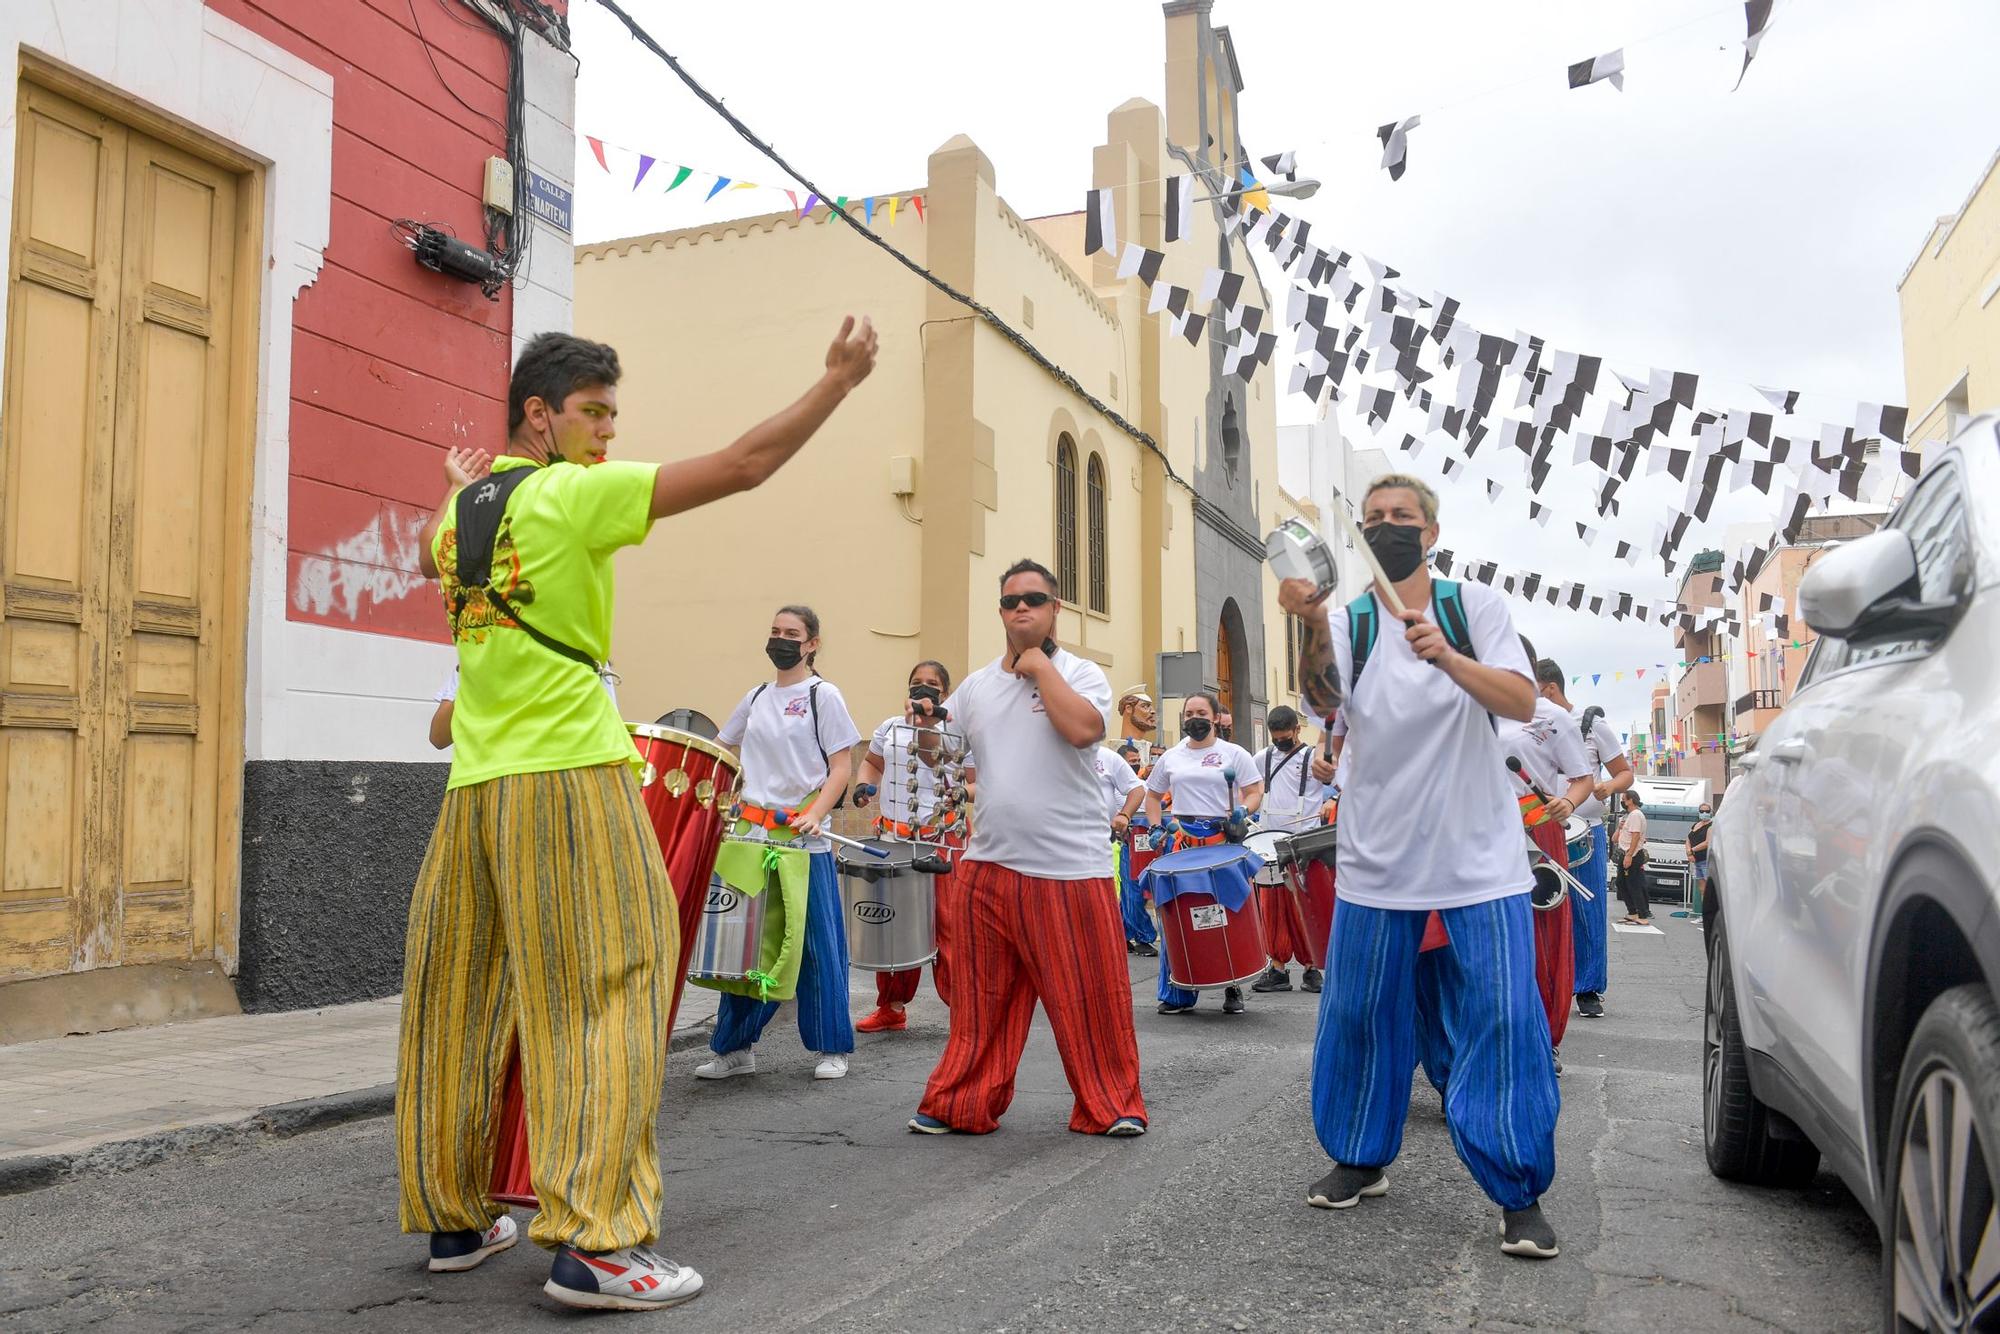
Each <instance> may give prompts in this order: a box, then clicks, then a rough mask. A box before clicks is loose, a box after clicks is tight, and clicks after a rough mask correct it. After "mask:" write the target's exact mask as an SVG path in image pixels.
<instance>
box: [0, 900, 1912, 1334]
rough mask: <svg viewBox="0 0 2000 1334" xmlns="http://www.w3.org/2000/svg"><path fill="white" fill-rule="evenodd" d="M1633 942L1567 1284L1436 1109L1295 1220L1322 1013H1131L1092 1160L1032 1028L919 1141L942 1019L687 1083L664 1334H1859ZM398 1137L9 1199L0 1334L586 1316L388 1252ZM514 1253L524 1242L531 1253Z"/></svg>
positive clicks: (1670, 934) (1579, 1067) (1825, 1250)
mask: <svg viewBox="0 0 2000 1334" xmlns="http://www.w3.org/2000/svg"><path fill="white" fill-rule="evenodd" d="M1656 920H1658V921H1659V922H1660V923H1661V924H1662V925H1663V926H1664V927H1665V929H1666V931H1667V934H1666V935H1665V936H1664V937H1651V936H1628V935H1619V936H1615V937H1614V941H1613V965H1612V967H1613V972H1612V978H1613V984H1614V989H1613V991H1612V993H1611V995H1610V997H1609V999H1608V1008H1609V1010H1610V1015H1609V1016H1608V1017H1607V1018H1605V1019H1603V1020H1597V1021H1583V1020H1577V1021H1573V1022H1572V1024H1571V1028H1570V1033H1569V1037H1568V1040H1567V1041H1566V1043H1565V1051H1564V1056H1565V1060H1566V1063H1567V1066H1568V1073H1567V1074H1566V1075H1565V1076H1564V1077H1563V1080H1562V1093H1563V1112H1562V1121H1561V1125H1560V1129H1559V1131H1558V1136H1559V1147H1558V1163H1559V1166H1558V1171H1557V1176H1556V1182H1555V1185H1554V1187H1553V1189H1552V1190H1551V1191H1550V1193H1549V1195H1548V1196H1547V1197H1546V1198H1545V1200H1544V1207H1545V1208H1546V1210H1547V1212H1548V1214H1549V1216H1550V1218H1551V1220H1552V1221H1553V1222H1554V1224H1555V1225H1556V1227H1557V1229H1558V1230H1559V1231H1560V1233H1561V1237H1562V1245H1563V1254H1562V1257H1561V1258H1559V1259H1557V1260H1553V1261H1549V1262H1544V1263H1536V1262H1531V1261H1523V1260H1517V1259H1512V1258H1509V1257H1506V1256H1503V1255H1501V1254H1500V1252H1499V1249H1498V1244H1497V1242H1498V1237H1497V1215H1496V1213H1495V1211H1494V1209H1493V1208H1492V1206H1491V1205H1490V1204H1489V1203H1488V1202H1487V1201H1486V1200H1485V1198H1484V1197H1483V1196H1481V1195H1480V1193H1479V1191H1478V1190H1477V1188H1476V1187H1474V1186H1473V1184H1472V1182H1471V1180H1470V1178H1468V1177H1467V1175H1466V1173H1465V1171H1464V1170H1463V1168H1462V1167H1461V1166H1460V1165H1459V1163H1458V1161H1457V1159H1456V1158H1455V1157H1454V1155H1453V1153H1452V1150H1451V1145H1450V1141H1449V1139H1448V1138H1447V1136H1446V1132H1445V1127H1444V1123H1443V1117H1442V1114H1441V1112H1440V1109H1439V1103H1438V1099H1437V1098H1436V1096H1435V1095H1434V1094H1433V1093H1432V1092H1431V1091H1430V1089H1429V1086H1428V1085H1425V1084H1423V1083H1422V1081H1421V1079H1419V1080H1418V1085H1419V1087H1418V1091H1417V1093H1416V1095H1415V1097H1414V1099H1413V1102H1412V1105H1411V1112H1410V1127H1409V1132H1408V1134H1407V1136H1406V1138H1405V1142H1404V1150H1403V1156H1402V1158H1401V1160H1400V1161H1399V1162H1398V1163H1397V1164H1396V1166H1395V1167H1393V1168H1392V1169H1391V1172H1390V1177H1391V1189H1390V1193H1389V1194H1388V1196H1387V1197H1385V1198H1384V1199H1381V1200H1372V1201H1367V1202H1365V1203H1364V1205H1363V1206H1362V1207H1361V1208H1358V1209H1355V1210H1351V1211H1347V1212H1342V1213H1329V1212H1326V1211H1324V1210H1317V1209H1311V1208H1308V1207H1306V1205H1305V1203H1304V1198H1305V1188H1306V1186H1307V1185H1308V1184H1310V1183H1311V1182H1312V1181H1313V1180H1314V1179H1315V1178H1317V1177H1318V1176H1319V1175H1320V1174H1321V1173H1322V1172H1323V1171H1324V1170H1325V1166H1326V1159H1325V1157H1324V1155H1323V1154H1322V1153H1321V1152H1320V1150H1319V1148H1318V1146H1317V1143H1316V1142H1315V1140H1314V1139H1313V1135H1312V1128H1311V1124H1310V1120H1309V1116H1308V1111H1307V1107H1308V1103H1307V1095H1306V1087H1305V1079H1306V1071H1307V1066H1308V1060H1309V1050H1310V1045H1311V1041H1312V1033H1313V1016H1314V1008H1313V1006H1314V1002H1315V1000H1316V998H1314V997H1308V996H1305V995H1303V994H1301V993H1292V994H1289V995H1285V994H1280V995H1276V996H1256V997H1252V998H1251V1003H1250V1010H1249V1013H1247V1014H1244V1015H1242V1016H1237V1017H1232V1018H1226V1017H1224V1016H1223V1015H1222V1014H1221V1013H1220V1012H1219V1010H1218V1008H1217V1006H1216V1005H1215V1002H1214V1001H1212V1000H1210V1001H1206V1002H1204V1006H1203V1009H1202V1010H1201V1011H1200V1012H1198V1013H1197V1014H1195V1015H1193V1016H1190V1017H1179V1018H1166V1017H1162V1016H1158V1015H1155V1014H1154V1013H1153V1002H1152V985H1153V984H1152V977H1151V974H1150V973H1149V972H1147V971H1145V970H1143V969H1141V968H1140V967H1139V966H1138V964H1137V962H1136V961H1135V964H1134V968H1133V975H1134V985H1133V997H1134V1004H1135V1007H1136V1008H1137V1011H1138V1015H1139V1018H1138V1024H1139V1033H1140V1042H1141V1046H1142V1049H1143V1060H1144V1069H1145V1091H1146V1097H1147V1102H1148V1104H1149V1105H1150V1108H1151V1112H1152V1117H1153V1129H1152V1133H1150V1134H1148V1135H1147V1136H1145V1137H1144V1138H1142V1139H1136V1140H1107V1139H1102V1138H1093V1137H1085V1136H1079V1135H1072V1134H1070V1133H1069V1132H1068V1131H1067V1130H1065V1129H1064V1126H1065V1124H1066V1120H1067V1115H1068V1107H1069V1095H1068V1091H1067V1089H1066V1087H1065V1085H1064V1083H1063V1078H1062V1072H1061V1068H1060V1066H1059V1065H1058V1063H1057V1060H1056V1055H1055V1050H1054V1046H1053V1044H1052V1043H1051V1041H1050V1040H1049V1037H1048V1033H1047V1030H1046V1028H1044V1027H1042V1026H1040V1025H1039V1024H1038V1025H1037V1029H1036V1032H1035V1035H1034V1037H1033V1038H1032V1039H1031V1041H1030V1044H1029V1049H1028V1056H1027V1060H1026V1062H1025V1063H1024V1065H1023V1068H1022V1076H1021V1081H1020V1089H1019V1093H1018V1095H1017V1097H1016V1099H1015V1103H1014V1106H1013V1109H1012V1111H1011V1112H1010V1114H1009V1115H1008V1118H1007V1120H1006V1121H1005V1123H1004V1124H1003V1127H1002V1129H1001V1130H1000V1132H999V1133H997V1134H995V1135H992V1136H988V1137H985V1138H979V1139H974V1138H964V1137H957V1136H952V1137H941V1138H935V1139H934V1138H928V1137H919V1136H915V1135H911V1134H909V1133H908V1132H907V1131H906V1130H905V1129H904V1128H903V1122H904V1120H905V1119H906V1118H907V1117H908V1115H909V1113H910V1112H911V1111H912V1110H913V1108H914V1106H915V1103H916V1099H917V1095H918V1093H919V1091H920V1090H921V1087H922V1084H923V1080H924V1078H925V1076H926V1074H927V1073H928V1072H929V1068H930V1065H931V1063H932V1061H933V1060H934V1059H935V1057H936V1054H937V1051H938V1049H939V1047H940V1045H941V1043H942V1040H943V1022H944V1012H943V1008H942V1006H940V1005H939V1004H938V1003H937V1000H936V997H935V995H934V994H932V993H931V992H930V991H929V990H928V986H929V984H928V981H927V982H926V984H925V985H926V988H927V989H926V991H925V992H924V993H923V995H922V996H920V998H919V1000H918V1003H917V1005H916V1006H915V1007H914V1008H913V1011H912V1013H913V1017H914V1020H915V1022H914V1023H913V1025H912V1027H911V1029H910V1030H909V1031H908V1032H907V1033H903V1034H896V1035H888V1036H882V1037H872V1038H864V1039H863V1044H862V1048H861V1051H860V1052H859V1053H858V1055H857V1056H856V1058H855V1061H854V1072H853V1074H852V1075H851V1076H850V1077H849V1078H847V1079H846V1080H845V1081H842V1082H839V1083H815V1082H814V1081H813V1080H812V1078H811V1062H810V1060H809V1059H808V1057H807V1056H806V1054H805V1053H804V1051H803V1050H802V1049H801V1048H800V1046H799V1043H798V1039H797V1036H796V1029H795V1028H790V1027H789V1026H788V1020H789V1016H788V1015H785V1014H781V1015H780V1016H779V1018H778V1020H777V1022H776V1023H775V1024H774V1025H773V1029H772V1033H773V1035H774V1040H772V1041H770V1042H767V1043H766V1044H765V1047H764V1048H763V1053H764V1056H765V1060H764V1065H765V1069H766V1070H767V1073H763V1074H759V1075H758V1076H756V1077H754V1078H750V1079H737V1080H731V1081H727V1082H724V1083H721V1084H698V1083H697V1082H696V1081H695V1080H694V1079H692V1078H691V1076H690V1071H691V1070H692V1069H693V1067H694V1065H695V1063H696V1062H697V1061H698V1060H700V1059H701V1054H700V1053H697V1052H685V1053H680V1054H677V1055H676V1056H675V1057H674V1058H673V1061H672V1063H671V1067H670V1069H671V1073H670V1077H669V1081H668V1084H667V1087H666V1090H665V1096H664V1100H663V1110H662V1115H661V1122H662V1127H663V1131H664V1149H665V1159H666V1168H667V1178H666V1180H667V1202H666V1218H665V1226H664V1230H663V1233H662V1237H663V1240H662V1250H664V1251H665V1252H666V1253H667V1254H669V1255H671V1256H673V1257H674V1258H675V1259H678V1260H681V1261H683V1262H686V1263H690V1264H693V1265H694V1266H695V1267H697V1268H698V1269H700V1270H701V1271H702V1273H703V1274H704V1276H705V1277H706V1279H707V1289H706V1291H705V1292H704V1293H703V1294H702V1296H701V1297H699V1298H698V1299H697V1300H696V1301H694V1302H693V1303H691V1304H690V1305H688V1306H686V1307H683V1308H680V1309H679V1310H678V1311H676V1312H671V1313H663V1314H659V1315H655V1316H653V1317H652V1318H651V1319H652V1320H653V1321H654V1322H656V1323H658V1324H659V1325H661V1326H665V1325H667V1324H674V1325H676V1326H679V1327H683V1328H689V1329H702V1330H755V1331H758V1332H759V1334H770V1332H771V1331H776V1330H786V1329H803V1328H812V1329H818V1330H829V1331H848V1330H852V1331H862V1330H867V1331H889V1330H923V1331H937V1330H961V1329H963V1330H972V1329H978V1330H1058V1329H1079V1330H1083V1329H1087V1330H1093V1331H1095V1330H1163V1329H1172V1330H1200V1329H1228V1330H1266V1329H1270V1330H1296V1329H1466V1328H1476V1329H1501V1330H1507V1329H1589V1330H1628V1329H1629V1330H1643V1331H1646V1334H1659V1331H1663V1330H1703V1331H1710V1330H1737V1329H1742V1330H1751V1329H1757V1330H1769V1329H1784V1330H1800V1331H1815V1332H1818V1331H1833V1330H1865V1329H1869V1328H1872V1327H1873V1325H1874V1323H1875V1322H1874V1313H1875V1311H1876V1309H1877V1308H1876V1303H1877V1300H1878V1299H1877V1296H1876V1293H1877V1284H1878V1281H1879V1280H1878V1269H1879V1260H1878V1248H1877V1243H1876V1239H1875V1235H1874V1232H1873V1230H1872V1228H1871V1227H1870V1225H1869V1223H1868V1221H1867V1219H1866V1217H1865V1216H1864V1215H1863V1214H1862V1212H1861V1210H1860V1209H1859V1207H1858V1206H1857V1205H1856V1204H1855V1203H1854V1201H1853V1199H1852V1198H1851V1197H1850V1196H1849V1195H1848V1193H1847V1192H1846V1191H1845V1190H1844V1189H1843V1188H1842V1187H1841V1186H1840V1185H1839V1184H1838V1183H1837V1182H1836V1181H1835V1180H1834V1179H1833V1178H1832V1177H1830V1176H1828V1175H1825V1174H1822V1176H1821V1179H1820V1181H1819V1182H1818V1183H1817V1184H1816V1185H1815V1186H1814V1187H1813V1188H1811V1189H1809V1190H1807V1191H1804V1192H1798V1193H1776V1192H1767V1191H1756V1190H1747V1189H1742V1188H1738V1187H1733V1186H1726V1185H1724V1184H1722V1183H1720V1182H1717V1181H1715V1180H1713V1179H1712V1178H1711V1177H1710V1176H1709V1175H1708V1172H1707V1170H1706V1168H1705V1166H1704V1165H1703V1162H1702V1156H1701V1148H1700V1129H1699V1127H1700V1117H1701V1106H1700V1091H1701V1084H1700V1032H1701V1000H1702V986H1701V952H1700V951H1701V947H1700V936H1699V932H1698V931H1696V930H1694V929H1691V928H1689V927H1687V926H1686V925H1685V924H1684V923H1681V922H1678V921H1675V920H1672V919H1670V918H1668V917H1666V916H1665V915H1664V913H1663V914H1662V915H1661V916H1660V917H1659V918H1657V919H1656ZM390 1145H391V1139H390V1126H389V1123H388V1122H387V1121H385V1120H377V1121H369V1122H362V1123H358V1124H354V1125H349V1126H345V1127H341V1128H338V1129H333V1130H327V1131H323V1132H319V1133H314V1134H308V1135H303V1136H300V1137H298V1138H295V1139H289V1140H269V1141H259V1142H254V1143H252V1144H250V1145H248V1146H246V1147H242V1148H238V1149H235V1150H231V1151H229V1152H227V1153H221V1154H216V1155H213V1156H210V1157H206V1158H192V1159H183V1160H180V1161H176V1162H172V1163H168V1164H163V1165H160V1166H157V1167H153V1168H149V1169H143V1170H138V1171H133V1172H129V1173H126V1174H123V1175H119V1176H112V1177H104V1178H98V1179H91V1180H83V1181H77V1182H73V1183H69V1184H66V1185H62V1186H58V1187H54V1188H51V1189H47V1190H42V1191H38V1192H34V1193H31V1194H26V1195H20V1196H15V1197H12V1198H6V1199H0V1326H6V1327H14V1326H15V1324H16V1322H18V1327H20V1328H23V1329H32V1330H67V1329H79V1328H83V1327H86V1326H89V1327H92V1328H97V1329H105V1330H144V1331H149V1332H150V1331H164V1330H203V1331H209V1330H234V1329H257V1330H294V1329H299V1330H305V1329H312V1330H318V1329H334V1328H338V1329H341V1330H426V1331H431V1330H438V1331H448V1330H477V1331H489V1330H495V1329H502V1328H505V1329H516V1328H531V1327H542V1326H556V1325H559V1324H563V1323H567V1322H568V1321H571V1320H573V1319H577V1318H579V1317H577V1316H575V1315H573V1314H571V1313H567V1312H563V1311H561V1310H560V1309H559V1308H557V1307H555V1306H554V1304H553V1303H551V1302H550V1301H549V1300H548V1299H547V1298H545V1297H544V1296H543V1295H542V1293H541V1291H540V1285H541V1283H542V1280H543V1279H544V1278H545V1277H546V1271H547V1257H546V1256H545V1255H544V1254H543V1253H541V1252H539V1251H538V1250H536V1249H535V1248H533V1247H532V1246H530V1245H528V1244H526V1243H525V1242H523V1244H521V1245H519V1246H517V1247H515V1248H514V1249H513V1250H512V1251H509V1252H507V1253H505V1254H503V1255H500V1256H497V1257H495V1258H494V1259H493V1260H491V1261H489V1262H488V1263H487V1264H486V1265H485V1266H484V1267H482V1268H481V1269H479V1270H477V1271H475V1272H473V1273H469V1274H462V1275H437V1276H432V1275H430V1274H427V1273H426V1272H424V1270H423V1254H424V1252H423V1245H422V1242H421V1241H420V1240H418V1239H414V1238H404V1237H401V1236H399V1235H398V1234H397V1232H396V1229H395V1212H394V1200H395V1191H394V1181H393V1177H392V1172H393V1167H392V1162H391V1152H390ZM519 1221H522V1222H524V1223H525V1220H519ZM634 1318H635V1319H637V1318H639V1317H634Z"/></svg>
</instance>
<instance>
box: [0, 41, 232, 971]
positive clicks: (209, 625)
mask: <svg viewBox="0 0 2000 1334" xmlns="http://www.w3.org/2000/svg"><path fill="white" fill-rule="evenodd" d="M17 112H18V116H17V124H18V126H19V129H18V134H19V151H18V166H17V170H16V177H15V207H14V233H13V264H12V269H13V271H12V273H11V274H10V275H9V276H10V289H9V290H10V295H9V304H8V311H7V362H6V377H7V383H6V412H5V430H4V433H3V434H0V487H4V493H3V494H0V516H4V522H5V525H6V527H5V530H4V534H0V775H4V783H5V787H4V791H0V977H21V976H34V975H38V974H45V973H57V972H64V971H69V970H73V969H85V968H96V967H103V966H107V965H114V964H120V963H142V962H158V961H165V960H182V959H190V958H199V957H209V956H210V955H211V953H212V952H213V949H214V945H215V921H216V915H217V902H216V897H217V890H218V879H219V876H218V867H219V866H220V865H223V864H228V865H232V866H233V864H234V863H233V857H228V856H226V853H227V850H226V849H220V848H218V845H217V835H218V829H220V828H225V827H227V822H226V821H225V820H224V819H222V818H219V817H222V816H224V815H226V814H228V813H233V811H234V809H235V797H234V793H233V792H229V793H225V792H224V790H223V784H222V774H221V765H220V763H219V759H220V755H221V753H222V752H223V751H224V750H225V749H229V748H228V747H224V746H223V745H222V744H221V742H222V740H223V738H222V736H221V732H222V730H223V728H224V727H226V726H228V725H231V724H232V722H233V710H229V709H226V708H224V707H222V692H223V687H224V682H225V680H228V679H231V678H233V677H234V675H235V673H234V672H233V671H225V670H224V667H225V662H226V660H228V659H230V658H231V655H235V654H240V648H239V647H238V646H236V645H234V644H230V643H227V642H225V641H226V640H227V639H228V638H229V637H228V636H226V635H224V634H222V633H221V626H220V623H221V619H222V618H221V611H222V607H221V602H222V599H223V596H224V592H225V590H226V589H227V588H228V587H229V586H230V585H231V583H232V582H233V581H231V580H228V579H227V578H226V577H225V565H226V556H225V550H224V548H225V545H226V533H227V530H228V522H227V516H226V515H225V513H224V510H225V508H226V507H227V506H228V505H229V504H230V503H231V502H230V497H231V496H232V495H233V494H234V492H235V488H234V486H233V485H231V483H230V479H229V478H228V476H227V472H228V462H229V458H228V453H229V451H228V442H229V440H230V439H231V437H232V431H231V423H230V420H229V418H230V404H229V393H230V380H231V367H230V361H229V358H230V344H231V342H232V341H233V340H232V337H231V333H232V329H233V328H234V327H235V323H236V321H235V320H234V318H233V304H234V292H233V283H234V281H235V280H234V274H235V265H236V254H235V248H236V245H237V229H236V222H237V219H236V210H237V207H238V202H237V199H238V188H237V180H236V178H235V177H233V176H232V175H231V174H230V173H228V172H226V171H224V170H222V169H220V168H217V167H215V166H212V165H210V164H208V163H205V162H203V161H201V160H199V159H197V158H194V157H192V156H190V155H188V154H185V153H183V152H181V151H179V150H178V149H175V148H173V147H170V146H169V145H167V144H165V143H163V142H160V141H158V140H156V139H153V138H150V137H148V136H147V135H145V134H142V133H140V132H138V131H136V130H133V129H130V128H128V127H126V126H124V125H121V124H119V123H118V122H116V121H114V120H112V119H110V118H108V117H106V116H103V115H100V114H99V113H97V112H94V111H92V110H90V109H88V108H86V107H83V106H81V105H79V104H77V103H74V102H71V101H69V100H67V99H65V98H62V97H59V96H57V95H56V94H54V93H51V92H49V91H47V90H46V89H42V88H39V87H36V86H35V85H33V84H30V83H28V82H26V81H25V80H24V81H23V82H22V84H21V94H20V101H19V106H18V108H17ZM229 619H231V620H234V618H233V617H231V618H229ZM229 665H234V664H233V663H230V664H229Z"/></svg>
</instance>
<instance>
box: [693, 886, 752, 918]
mask: <svg viewBox="0 0 2000 1334" xmlns="http://www.w3.org/2000/svg"><path fill="white" fill-rule="evenodd" d="M741 902H743V896H742V895H741V894H738V893H737V892H736V891H735V890H733V889H731V888H729V886H727V885H710V886H709V887H708V903H707V905H706V906H705V907H703V909H702V911H703V912H734V911H736V905H737V904H739V903H741Z"/></svg>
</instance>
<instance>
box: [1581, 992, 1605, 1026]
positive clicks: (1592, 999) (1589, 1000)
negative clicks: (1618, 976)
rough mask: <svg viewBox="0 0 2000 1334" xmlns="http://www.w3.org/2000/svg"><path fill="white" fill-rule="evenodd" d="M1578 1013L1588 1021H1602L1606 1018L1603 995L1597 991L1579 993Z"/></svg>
mask: <svg viewBox="0 0 2000 1334" xmlns="http://www.w3.org/2000/svg"><path fill="white" fill-rule="evenodd" d="M1576 1012H1577V1013H1578V1014H1580V1015H1582V1016H1583V1017H1584V1018H1586V1019H1602V1018H1603V1017H1604V997H1603V995H1601V994H1600V993H1598V992H1595V991H1579V992H1577V993H1576Z"/></svg>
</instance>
